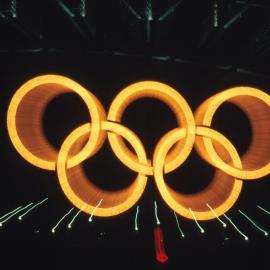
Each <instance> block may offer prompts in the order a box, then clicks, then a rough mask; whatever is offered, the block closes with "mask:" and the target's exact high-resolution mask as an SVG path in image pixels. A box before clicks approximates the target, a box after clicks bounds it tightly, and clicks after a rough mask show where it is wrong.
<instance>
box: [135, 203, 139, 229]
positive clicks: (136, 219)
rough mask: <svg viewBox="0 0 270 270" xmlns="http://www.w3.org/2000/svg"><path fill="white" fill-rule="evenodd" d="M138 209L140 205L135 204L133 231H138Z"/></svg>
mask: <svg viewBox="0 0 270 270" xmlns="http://www.w3.org/2000/svg"><path fill="white" fill-rule="evenodd" d="M139 211H140V206H139V205H137V207H136V215H135V231H138V230H139V228H138V215H139Z"/></svg>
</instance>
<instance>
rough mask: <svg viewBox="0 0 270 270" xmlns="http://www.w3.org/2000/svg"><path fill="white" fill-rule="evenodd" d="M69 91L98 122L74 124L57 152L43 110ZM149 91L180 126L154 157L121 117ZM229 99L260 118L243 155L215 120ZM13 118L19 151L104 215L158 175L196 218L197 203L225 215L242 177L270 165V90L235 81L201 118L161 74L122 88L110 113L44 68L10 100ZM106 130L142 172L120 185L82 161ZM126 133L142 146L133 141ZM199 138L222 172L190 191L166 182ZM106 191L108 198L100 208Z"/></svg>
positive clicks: (203, 213) (119, 209)
mask: <svg viewBox="0 0 270 270" xmlns="http://www.w3.org/2000/svg"><path fill="white" fill-rule="evenodd" d="M66 92H75V93H77V94H78V95H79V96H80V97H81V98H82V100H83V101H84V103H85V105H86V106H87V109H88V111H89V115H90V118H91V122H90V123H86V124H84V125H82V126H80V127H78V128H76V129H75V130H74V131H72V132H71V133H70V135H68V136H67V138H66V139H65V140H64V142H63V144H62V146H61V148H60V150H59V152H58V153H57V150H55V149H54V148H53V147H52V146H51V145H50V144H49V143H48V141H47V139H46V137H45V135H44V134H43V132H42V115H43V112H44V109H45V108H46V106H47V104H48V103H49V102H50V101H51V100H52V99H53V98H54V97H56V96H57V95H60V94H63V93H66ZM144 97H151V98H156V99H159V100H161V101H162V102H164V103H165V104H167V105H168V106H169V108H170V109H171V110H172V111H173V113H174V114H175V117H176V120H177V123H178V127H176V128H175V129H173V130H171V131H169V132H168V133H167V134H165V135H164V136H163V137H162V138H161V139H160V141H159V142H158V144H157V146H156V148H155V151H154V155H153V158H152V159H147V155H146V152H145V149H144V146H143V144H142V143H141V141H140V139H139V138H138V137H137V136H136V134H135V133H134V132H133V131H131V130H129V129H128V128H126V127H124V126H123V125H121V123H120V122H121V117H122V115H123V113H124V111H125V109H126V108H127V107H128V105H129V104H130V103H132V102H133V101H135V100H137V99H140V98H144ZM37 101H38V102H37ZM226 101H228V102H232V103H234V104H235V105H237V106H238V107H239V108H240V109H242V110H243V111H244V113H245V114H246V115H247V116H248V118H249V120H250V123H251V126H252V132H253V138H252V142H251V145H250V147H249V149H248V151H247V153H246V154H245V155H243V157H239V155H238V153H237V150H236V149H235V147H234V146H233V144H232V143H231V142H230V141H229V140H228V139H227V138H226V137H225V136H223V135H222V134H221V133H219V132H218V131H215V130H213V129H212V128H211V122H212V119H213V117H214V114H215V112H216V111H217V109H218V108H219V107H220V106H221V105H222V104H223V103H224V102H226ZM7 126H8V132H9V136H10V139H11V142H12V143H13V145H14V147H15V148H16V150H17V151H18V152H19V154H20V155H21V156H22V157H23V158H24V159H26V160H27V161H28V162H30V163H31V164H33V165H35V166H37V167H40V168H42V169H46V170H56V171H57V175H58V180H59V184H60V186H61V188H62V190H63V192H64V194H65V195H66V196H67V198H68V199H69V200H70V201H71V203H72V204H74V205H75V206H76V207H78V208H79V209H81V210H82V211H84V212H86V213H88V214H94V215H96V216H103V217H106V216H114V215H118V214H120V213H123V212H125V211H127V210H128V209H130V208H131V207H132V206H133V205H134V204H135V203H136V202H137V201H138V200H139V199H140V197H141V195H142V194H143V192H144V189H145V187H146V184H147V179H148V176H152V175H153V177H154V179H155V183H156V185H157V187H158V190H159V192H160V194H161V196H162V198H163V199H164V201H165V202H166V203H167V205H168V206H169V207H170V208H171V209H173V210H174V211H175V212H177V213H178V214H180V215H182V216H184V217H186V218H191V219H193V216H192V215H191V213H190V211H189V209H192V211H193V212H194V214H195V215H196V218H197V219H198V220H209V219H213V218H215V215H213V213H212V211H210V210H209V208H208V207H207V204H210V205H211V207H212V209H213V210H214V211H215V213H216V214H217V215H218V216H219V215H222V214H224V213H226V212H227V211H228V210H229V209H230V208H231V207H232V206H233V205H234V203H235V202H236V200H237V199H238V197H239V195H240V192H241V189H242V184H243V181H242V180H250V179H258V178H261V177H263V176H265V175H267V174H269V173H270V154H269V153H270V144H269V143H268V138H270V96H269V95H268V94H266V93H264V92H263V91H261V90H258V89H255V88H251V87H234V88H231V89H228V90H225V91H223V92H220V93H218V94H216V95H214V96H212V97H211V98H209V99H207V100H206V101H204V102H203V103H202V104H201V105H200V106H199V108H198V109H197V110H196V112H195V120H194V117H193V114H192V111H191V109H190V107H189V105H188V103H187V102H186V100H185V99H184V98H183V97H182V96H181V95H180V94H179V93H178V92H177V91H176V90H174V89H173V88H171V87H169V86H168V85H165V84H163V83H159V82H154V81H144V82H138V83H134V84H132V85H130V86H128V87H126V88H125V89H123V90H122V91H121V92H120V93H119V94H118V95H117V96H116V98H115V99H114V100H113V102H112V104H111V106H110V109H109V112H108V116H106V113H105V110H104V108H103V106H102V105H101V103H100V102H99V100H98V99H97V98H96V97H95V96H94V95H93V94H92V93H90V92H89V91H87V90H86V89H85V88H83V87H82V86H80V85H79V84H78V83H76V82H74V81H73V80H71V79H69V78H66V77H63V76H59V75H44V76H39V77H36V78H34V79H32V80H29V81H28V82H26V83H25V84H23V85H22V86H21V87H20V88H19V89H18V90H17V92H16V93H15V95H14V96H13V98H12V100H11V102H10V105H9V108H8V113H7ZM106 134H107V135H108V140H109V142H110V146H111V148H112V150H113V152H114V154H115V155H116V157H117V158H118V159H119V160H120V161H121V162H122V163H123V164H124V165H125V166H127V167H128V168H130V169H131V170H133V171H134V172H136V173H137V177H136V178H135V180H134V181H133V183H132V184H131V185H130V186H129V187H128V188H125V189H123V190H120V191H115V192H112V191H106V190H103V189H100V188H98V187H97V186H95V185H94V184H92V183H91V182H90V181H89V180H88V179H87V177H86V176H85V174H84V172H83V169H82V166H80V164H81V163H82V162H83V161H85V160H86V159H87V158H89V157H91V156H93V155H94V154H96V153H97V152H98V150H99V149H100V147H101V146H102V145H103V142H104V140H105V139H106ZM30 135H31V136H30ZM123 139H125V140H126V141H128V142H129V143H130V145H131V146H132V148H133V149H134V151H135V153H133V152H132V151H130V150H129V148H127V146H126V144H125V142H124V140H123ZM194 144H195V148H196V150H197V152H198V154H199V155H201V156H202V158H204V160H206V161H207V162H208V163H209V164H211V165H212V166H214V167H215V168H216V173H215V176H214V178H213V179H212V182H211V184H210V185H209V186H207V187H206V188H205V189H204V190H203V191H201V192H199V193H196V194H192V195H185V194H181V193H179V192H176V191H175V190H173V189H172V188H170V187H169V186H168V185H166V182H165V180H164V173H165V174H166V173H168V172H171V171H173V170H175V169H176V168H178V167H179V166H181V165H182V164H183V163H184V162H185V160H186V159H187V158H188V156H189V154H190V152H191V150H192V148H193V145H194ZM100 199H102V204H101V205H100V207H98V208H97V209H96V208H95V205H96V204H97V202H99V201H100Z"/></svg>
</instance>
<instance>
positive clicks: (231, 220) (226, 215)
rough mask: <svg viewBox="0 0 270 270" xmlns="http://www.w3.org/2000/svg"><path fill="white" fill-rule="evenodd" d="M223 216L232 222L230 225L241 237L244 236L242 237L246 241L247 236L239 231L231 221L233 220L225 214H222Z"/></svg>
mask: <svg viewBox="0 0 270 270" xmlns="http://www.w3.org/2000/svg"><path fill="white" fill-rule="evenodd" d="M223 216H224V217H225V218H226V219H227V220H228V221H229V222H230V223H231V224H232V226H233V227H234V228H235V230H236V231H237V232H238V233H239V234H241V235H242V236H243V237H244V239H245V240H246V241H248V237H247V236H246V235H245V234H244V233H243V232H241V231H240V230H239V229H238V227H237V226H236V225H235V224H234V223H233V221H232V220H231V219H230V218H229V217H228V216H227V215H226V214H223Z"/></svg>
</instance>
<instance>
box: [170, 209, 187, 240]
mask: <svg viewBox="0 0 270 270" xmlns="http://www.w3.org/2000/svg"><path fill="white" fill-rule="evenodd" d="M173 213H174V216H175V220H176V224H177V227H178V230H179V232H180V233H181V236H182V237H183V238H184V237H185V235H184V233H183V231H182V229H181V227H180V224H179V221H178V217H177V215H176V213H175V212H174V211H173Z"/></svg>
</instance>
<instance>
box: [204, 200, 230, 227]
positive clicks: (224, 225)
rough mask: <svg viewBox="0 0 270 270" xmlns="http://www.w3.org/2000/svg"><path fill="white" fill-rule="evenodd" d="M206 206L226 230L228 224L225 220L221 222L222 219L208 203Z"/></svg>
mask: <svg viewBox="0 0 270 270" xmlns="http://www.w3.org/2000/svg"><path fill="white" fill-rule="evenodd" d="M206 206H207V207H208V208H209V209H210V210H211V212H212V213H213V215H214V216H215V217H216V219H217V220H218V221H219V222H220V223H221V224H222V226H223V227H224V228H225V227H227V225H226V223H225V222H224V221H223V220H221V218H220V217H219V216H218V215H217V213H216V212H215V210H214V209H213V208H212V207H211V206H210V205H209V204H208V203H207V204H206Z"/></svg>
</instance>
